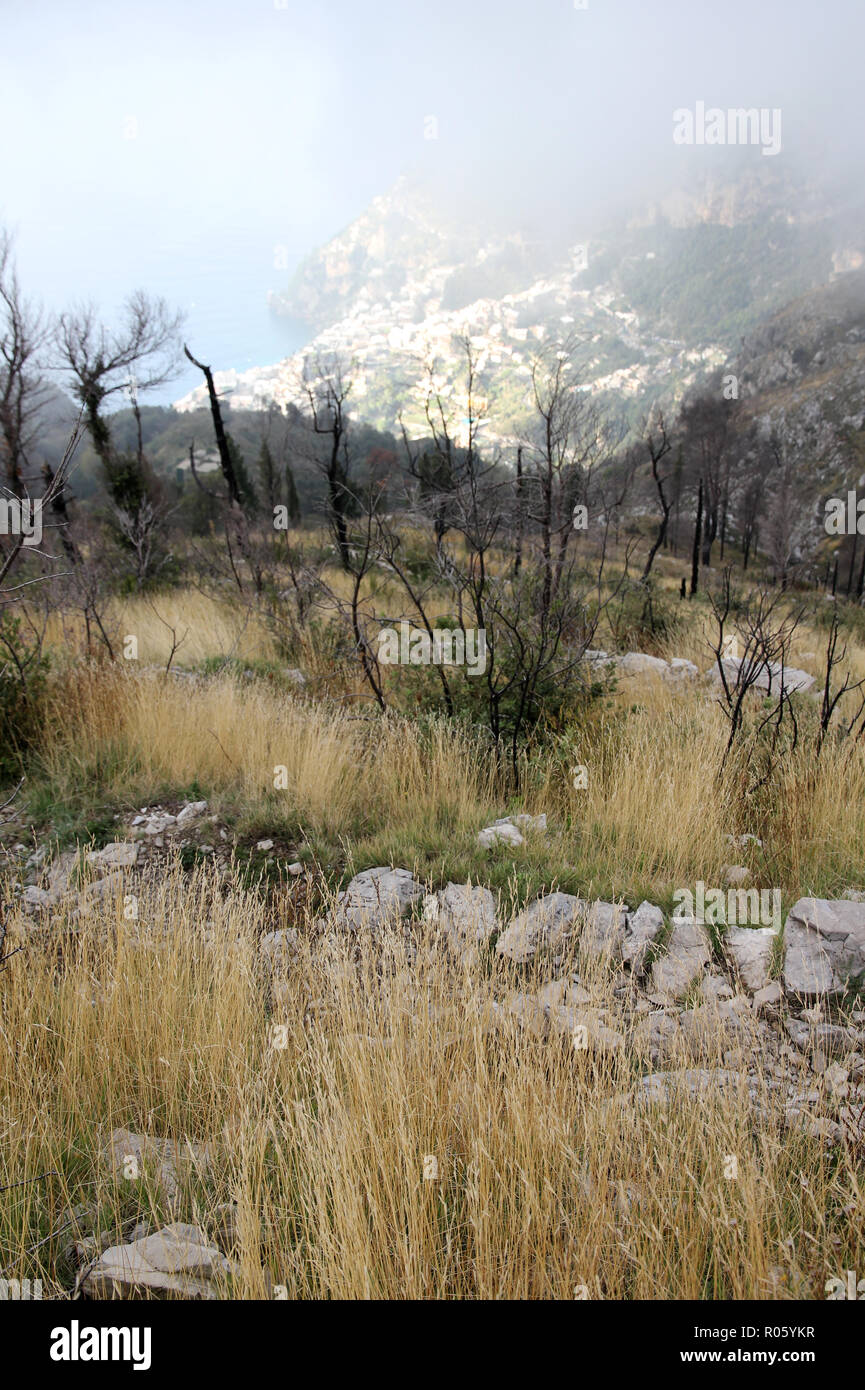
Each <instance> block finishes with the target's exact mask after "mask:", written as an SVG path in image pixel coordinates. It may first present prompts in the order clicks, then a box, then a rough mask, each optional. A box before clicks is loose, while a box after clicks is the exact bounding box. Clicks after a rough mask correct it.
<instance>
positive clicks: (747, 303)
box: [178, 164, 865, 440]
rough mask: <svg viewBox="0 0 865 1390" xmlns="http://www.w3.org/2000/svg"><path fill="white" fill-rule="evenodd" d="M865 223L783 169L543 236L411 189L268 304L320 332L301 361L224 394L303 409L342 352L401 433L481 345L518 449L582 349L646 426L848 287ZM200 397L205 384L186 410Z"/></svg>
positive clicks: (388, 200)
mask: <svg viewBox="0 0 865 1390" xmlns="http://www.w3.org/2000/svg"><path fill="white" fill-rule="evenodd" d="M862 225H863V224H862V221H861V218H860V217H857V216H856V215H855V212H854V210H852V209H851V208H850V207H849V206H848V205H847V204H846V203H845V202H844V201H843V200H842V199H841V198H840V197H838V196H836V195H835V194H834V193H833V192H832V191H831V190H827V189H825V188H821V187H819V186H818V185H817V184H816V183H814V182H813V181H811V182H809V181H807V180H805V179H801V178H796V177H795V176H793V175H791V174H790V173H789V172H786V173H776V172H775V170H774V168H770V167H769V166H768V165H760V166H757V167H756V168H755V167H754V166H753V164H751V165H745V166H741V167H739V168H731V169H730V170H729V172H728V173H726V174H725V175H723V176H712V177H709V176H704V177H702V178H701V179H698V180H697V179H694V180H683V181H682V182H681V183H680V184H679V185H678V186H671V187H670V188H669V189H668V190H667V191H666V192H664V193H663V194H660V195H659V196H658V197H657V198H656V199H655V200H653V201H650V202H648V203H643V204H642V205H641V206H639V207H638V208H635V209H632V210H631V211H630V212H629V213H626V212H618V213H616V214H615V215H614V216H611V217H609V218H607V219H606V220H604V219H603V218H601V217H600V216H599V215H598V214H597V213H595V214H593V215H592V216H591V217H588V216H587V217H586V219H585V220H584V222H583V224H582V225H581V221H580V217H579V215H578V214H577V215H574V214H567V215H565V214H563V215H562V218H561V219H560V220H559V221H558V222H557V223H556V224H555V225H551V226H550V227H549V228H548V230H547V231H546V232H545V234H544V235H538V234H536V233H529V232H527V231H526V230H515V229H512V230H503V229H502V227H501V219H495V218H494V217H493V216H492V215H491V216H490V218H489V219H488V225H484V223H483V221H482V220H481V219H480V218H479V217H478V216H477V215H476V214H474V213H473V214H472V215H471V217H466V218H464V219H462V220H460V219H459V218H457V217H455V216H453V215H451V214H445V213H443V212H442V211H441V207H440V205H439V203H438V202H437V200H436V197H435V195H434V193H433V191H432V189H431V188H430V187H429V186H425V185H424V184H422V183H421V182H419V181H417V180H410V179H408V178H405V177H404V178H400V179H399V180H398V181H397V183H396V184H395V185H394V186H393V188H392V189H391V190H390V191H389V192H388V193H386V194H383V195H382V196H380V197H377V198H375V199H373V201H372V202H371V204H370V205H369V207H368V208H367V210H366V211H365V212H364V213H363V214H362V215H361V216H360V217H359V218H357V219H356V220H355V221H354V222H352V223H351V225H350V226H348V227H347V228H346V229H345V230H344V231H342V232H341V233H340V234H339V235H337V236H335V237H334V238H332V239H331V240H330V241H329V242H327V243H326V244H325V245H324V246H322V247H320V248H319V249H318V250H316V251H314V252H313V253H312V254H310V255H309V256H308V257H307V258H306V259H305V260H304V262H303V263H302V264H301V266H300V267H299V269H298V271H297V273H296V274H295V276H294V278H293V280H292V281H291V283H290V285H289V286H288V287H287V288H286V290H285V291H283V292H282V293H277V294H274V295H272V296H271V307H272V308H274V309H275V310H276V311H277V312H280V313H284V314H286V315H290V316H291V317H292V318H303V319H304V320H306V322H307V323H308V324H309V326H310V329H311V330H312V333H313V336H312V340H311V342H310V343H309V344H308V346H307V347H306V348H305V349H304V350H303V352H302V353H298V354H296V355H295V356H294V357H293V358H288V359H286V360H285V362H283V363H282V364H278V365H276V366H270V367H262V368H256V369H254V370H251V371H249V372H245V373H235V372H227V373H225V374H224V375H223V376H222V377H221V378H220V384H221V386H222V387H223V389H225V390H227V391H229V392H230V393H231V394H230V399H231V401H232V404H233V405H234V406H235V408H255V407H256V406H262V405H264V404H266V403H267V402H268V401H270V400H275V401H276V402H277V403H279V404H284V403H286V402H287V401H289V400H294V401H297V400H298V393H297V381H296V378H297V373H298V369H299V366H300V364H301V362H302V360H303V358H304V356H315V355H317V354H319V353H332V352H336V353H338V354H340V355H341V356H343V357H344V358H345V359H346V360H350V361H351V362H352V363H353V366H354V371H353V379H354V380H353V393H352V394H353V403H354V409H355V410H356V411H357V412H358V413H359V414H360V415H361V416H362V417H363V418H364V419H366V420H368V421H369V422H370V423H372V424H374V425H376V426H377V427H379V428H383V429H394V428H395V427H396V426H397V420H398V416H399V415H400V413H402V414H403V415H404V417H405V419H406V421H407V423H408V424H409V427H410V428H411V429H413V430H421V429H422V427H423V422H422V416H421V413H420V408H419V402H420V398H421V395H422V387H423V384H425V382H426V380H427V366H428V364H431V363H433V362H434V363H435V366H436V371H437V374H438V376H439V378H440V379H441V380H442V382H443V385H444V389H445V390H446V391H447V390H451V391H456V390H457V389H458V387H457V381H458V377H459V372H460V369H461V360H460V355H459V351H458V347H457V341H458V339H460V338H461V337H463V336H464V335H469V336H471V338H472V340H473V343H474V346H475V347H476V349H477V350H478V353H479V356H478V370H479V373H480V374H481V376H482V377H484V378H485V393H486V398H487V403H488V415H487V423H486V426H485V432H486V436H487V438H489V439H491V440H492V439H494V438H495V439H507V438H508V437H509V436H511V435H513V434H514V433H516V432H517V430H518V427H519V423H520V420H521V418H522V417H523V416H524V414H525V411H526V405H527V389H528V382H529V376H530V362H531V358H532V355H533V353H534V352H535V351H536V350H537V349H538V348H539V347H540V346H541V345H542V344H548V343H550V342H554V341H556V340H557V339H558V338H567V337H573V338H574V339H575V340H576V341H577V342H578V343H579V344H580V347H581V361H582V364H583V365H582V373H581V375H582V384H583V386H584V387H585V388H587V389H589V390H591V391H592V392H593V393H595V394H598V395H600V396H602V397H605V398H606V399H607V400H608V401H613V400H615V401H616V405H617V408H619V409H620V410H622V411H624V413H625V414H626V416H627V417H628V418H629V419H630V420H631V421H633V420H635V419H636V418H637V417H638V416H639V415H640V413H641V412H642V411H643V410H644V409H645V408H646V404H647V402H649V401H654V400H658V399H660V400H661V401H662V402H666V403H667V404H670V403H674V402H677V401H678V400H679V399H680V398H681V396H682V394H683V393H684V392H685V391H686V390H687V388H688V387H689V386H691V385H692V384H694V383H696V382H698V381H699V380H700V379H701V377H703V376H704V375H705V374H707V373H709V372H711V371H713V370H715V369H717V368H718V367H720V366H721V365H722V364H724V363H725V362H727V361H728V360H730V359H731V357H734V356H736V355H737V354H738V352H739V351H740V350H741V348H742V343H743V340H747V339H748V337H749V335H751V334H752V333H753V332H754V331H755V330H756V329H757V327H758V326H759V325H761V324H763V323H764V321H766V320H768V319H769V318H770V317H771V316H772V315H774V314H777V313H778V312H779V311H780V310H782V309H783V307H784V306H785V305H787V304H790V303H792V302H794V301H796V300H798V299H799V298H801V296H802V295H804V294H807V293H808V292H811V291H814V290H817V289H818V287H820V286H831V285H833V284H835V283H836V282H837V281H838V280H839V278H840V279H841V280H844V279H845V278H846V276H847V273H848V272H849V271H850V270H853V269H855V268H856V267H858V266H860V265H861V264H862V261H863V252H865V235H863V232H862ZM840 297H841V298H842V299H843V291H841V292H840ZM835 299H838V296H837V295H836V296H835ZM817 327H819V325H817ZM201 399H202V392H201V390H200V389H199V390H197V391H194V392H192V393H190V394H189V395H187V396H185V397H184V398H183V399H182V400H181V401H179V402H178V408H180V409H181V410H183V409H189V408H191V407H193V406H194V405H198V404H200V402H201Z"/></svg>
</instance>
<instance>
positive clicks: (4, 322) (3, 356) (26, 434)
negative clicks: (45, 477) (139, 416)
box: [0, 229, 50, 498]
mask: <svg viewBox="0 0 865 1390" xmlns="http://www.w3.org/2000/svg"><path fill="white" fill-rule="evenodd" d="M49 333H50V330H49V326H48V324H47V323H46V320H45V318H44V316H43V314H42V312H41V311H40V310H39V309H37V308H36V307H34V306H33V305H32V304H30V303H28V302H27V301H26V300H25V299H24V297H23V295H22V293H21V287H20V284H19V281H18V274H17V271H16V269H15V266H14V263H13V261H12V238H11V236H10V235H9V233H8V232H6V231H4V230H2V229H0V453H2V457H3V472H4V474H5V477H6V486H7V487H8V489H9V491H10V493H11V494H12V496H13V497H18V498H23V497H24V495H25V490H26V488H25V479H24V472H25V469H26V468H27V466H28V451H29V448H30V445H31V443H32V440H33V430H34V427H35V423H36V419H37V416H38V414H39V410H40V408H41V406H42V405H43V404H44V401H45V397H46V393H47V391H48V386H47V383H46V381H45V378H44V376H43V374H42V368H41V355H42V352H43V349H44V347H45V345H46V343H47V341H48V338H49Z"/></svg>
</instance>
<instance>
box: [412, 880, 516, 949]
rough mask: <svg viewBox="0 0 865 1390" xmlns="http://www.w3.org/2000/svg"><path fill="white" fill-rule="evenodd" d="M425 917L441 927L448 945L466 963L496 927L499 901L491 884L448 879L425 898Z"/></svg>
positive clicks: (484, 943)
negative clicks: (490, 887) (483, 884)
mask: <svg viewBox="0 0 865 1390" xmlns="http://www.w3.org/2000/svg"><path fill="white" fill-rule="evenodd" d="M423 915H424V920H425V921H427V922H430V923H432V924H434V925H435V926H437V927H439V928H440V930H441V932H442V934H443V936H444V937H445V939H446V941H447V944H448V947H449V949H450V950H451V951H452V952H453V953H454V955H457V956H459V957H461V959H462V960H464V961H466V962H467V963H468V962H469V961H471V960H474V959H476V958H477V953H478V950H479V948H481V947H483V946H484V945H486V943H487V942H488V941H489V939H490V937H491V935H492V934H493V932H494V931H495V930H496V927H497V925H498V924H497V922H496V903H495V898H494V897H493V895H492V893H491V892H490V890H489V889H488V888H478V887H472V885H471V884H468V883H449V884H448V885H447V887H446V888H443V889H441V890H440V891H439V892H438V893H431V894H429V895H428V896H427V897H426V898H424V906H423Z"/></svg>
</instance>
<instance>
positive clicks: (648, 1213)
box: [0, 866, 865, 1299]
mask: <svg viewBox="0 0 865 1390" xmlns="http://www.w3.org/2000/svg"><path fill="white" fill-rule="evenodd" d="M127 915H128V914H127ZM262 918H263V907H262V904H261V903H260V902H259V901H257V899H256V898H255V896H254V895H251V894H250V893H248V892H244V891H241V890H240V889H239V887H238V886H237V885H236V884H234V885H229V886H228V887H226V886H225V885H224V884H222V882H221V881H220V880H219V879H218V877H217V876H209V874H208V873H207V872H205V871H198V872H196V873H195V874H194V875H191V876H189V875H187V876H184V875H183V874H182V873H180V872H179V870H178V869H177V867H176V866H175V868H174V869H173V870H172V871H171V872H169V873H168V874H167V875H166V876H165V877H164V878H163V879H162V880H161V881H160V882H159V883H157V884H155V885H153V886H152V888H151V889H150V890H148V891H147V892H145V893H143V894H142V896H141V899H140V903H139V916H138V919H137V921H133V922H130V921H128V920H127V917H126V916H125V915H124V899H123V897H122V896H120V894H118V896H117V897H116V899H115V900H114V901H108V902H107V903H105V904H103V905H101V906H100V907H99V908H98V909H96V910H95V911H94V912H93V913H92V914H91V915H90V916H88V917H87V919H86V921H83V922H80V923H78V924H77V925H74V926H73V925H72V924H70V923H69V922H67V921H65V920H55V921H53V922H52V923H51V926H50V928H49V930H48V931H47V932H46V934H45V939H44V940H43V941H41V942H39V943H38V944H36V942H35V941H34V938H33V929H32V927H26V928H24V927H23V926H21V927H20V931H19V923H18V922H17V920H14V921H13V923H12V938H13V939H14V940H16V941H17V940H19V939H26V940H27V941H28V943H29V944H28V945H27V948H26V951H25V952H22V953H20V954H19V955H18V956H17V957H15V958H14V962H10V965H9V968H8V969H7V971H6V972H5V975H4V979H3V991H2V1001H3V1002H2V1027H0V1114H2V1123H3V1132H4V1138H3V1144H2V1146H0V1186H3V1187H5V1185H6V1184H7V1183H20V1184H22V1185H21V1186H18V1187H16V1188H14V1189H10V1190H9V1191H6V1192H4V1193H3V1197H2V1201H0V1250H2V1266H3V1270H4V1273H5V1275H6V1276H7V1277H19V1278H24V1277H31V1278H33V1277H41V1278H42V1279H43V1283H44V1287H45V1296H46V1297H47V1296H51V1295H57V1296H63V1292H64V1290H65V1291H68V1287H69V1285H70V1282H71V1279H72V1277H73V1273H74V1271H73V1270H72V1268H71V1265H70V1263H69V1258H68V1256H67V1254H66V1253H65V1251H66V1247H67V1246H68V1244H69V1242H70V1238H74V1237H75V1236H76V1235H77V1236H78V1237H79V1238H81V1239H86V1232H89V1231H90V1230H94V1231H95V1232H96V1234H97V1236H98V1235H99V1234H100V1233H107V1236H108V1238H109V1239H110V1242H111V1243H114V1242H115V1241H116V1240H118V1239H119V1238H121V1237H122V1235H123V1234H125V1235H126V1236H128V1235H129V1233H130V1231H131V1229H132V1227H133V1226H134V1225H135V1224H136V1223H137V1222H139V1221H145V1222H149V1223H150V1224H151V1225H152V1226H154V1227H155V1226H157V1225H158V1224H159V1223H162V1222H165V1221H167V1220H168V1219H171V1218H172V1217H175V1218H177V1217H179V1218H180V1219H185V1220H189V1221H193V1222H197V1223H199V1224H200V1225H201V1226H202V1227H203V1228H204V1229H205V1231H207V1232H208V1234H209V1235H210V1237H211V1238H212V1239H214V1240H215V1239H217V1238H219V1233H220V1232H221V1231H224V1229H225V1226H226V1218H225V1206H226V1204H236V1211H235V1213H234V1217H233V1232H234V1234H233V1237H232V1238H231V1239H230V1240H229V1242H228V1245H229V1250H230V1254H231V1257H232V1259H233V1260H234V1262H235V1265H236V1273H235V1277H234V1279H233V1280H232V1281H231V1283H230V1284H225V1285H224V1287H223V1289H222V1293H223V1295H224V1296H226V1297H228V1296H231V1297H239V1298H255V1297H263V1296H268V1294H269V1293H271V1292H272V1290H273V1288H274V1287H275V1286H280V1285H281V1286H282V1288H283V1289H284V1290H285V1291H286V1292H287V1296H288V1297H290V1298H303V1297H318V1298H320V1297H344V1298H384V1297H387V1298H470V1299H476V1298H484V1299H486V1298H568V1299H570V1298H574V1297H590V1298H611V1299H623V1298H632V1297H633V1298H653V1299H657V1298H661V1299H664V1298H670V1299H673V1298H675V1299H683V1298H704V1297H715V1298H748V1297H758V1298H766V1297H797V1296H799V1297H801V1296H813V1297H822V1296H823V1285H824V1282H825V1280H826V1279H827V1278H828V1277H830V1276H832V1275H835V1274H838V1273H839V1272H840V1271H842V1270H844V1269H847V1268H854V1269H855V1268H861V1267H862V1260H863V1254H865V1249H863V1238H862V1231H863V1229H865V1224H863V1216H865V1194H863V1188H862V1170H861V1166H857V1159H856V1156H855V1154H852V1153H851V1152H850V1151H848V1150H846V1149H842V1150H840V1151H835V1152H834V1153H833V1152H829V1151H827V1150H825V1149H823V1148H822V1147H821V1145H820V1143H819V1141H813V1140H809V1139H805V1138H802V1137H801V1136H796V1135H795V1134H793V1133H791V1132H789V1131H785V1130H784V1129H783V1128H782V1127H781V1126H780V1125H779V1123H778V1122H777V1120H776V1119H775V1118H774V1117H773V1115H772V1114H770V1113H767V1115H766V1116H764V1117H763V1119H761V1120H760V1121H759V1122H755V1116H754V1111H753V1109H752V1107H751V1104H750V1103H749V1101H748V1098H747V1095H746V1093H745V1092H744V1091H743V1090H742V1089H741V1088H739V1089H736V1088H734V1089H733V1090H732V1091H731V1092H730V1093H729V1094H726V1095H724V1096H722V1097H715V1098H714V1099H708V1098H705V1097H704V1098H702V1099H700V1100H698V1101H695V1102H694V1101H688V1100H687V1099H686V1098H682V1097H680V1098H678V1099H673V1100H671V1102H670V1104H669V1105H666V1106H664V1105H648V1106H641V1105H638V1104H636V1103H635V1102H634V1100H633V1096H634V1095H635V1092H636V1090H637V1088H638V1082H637V1074H636V1065H635V1062H634V1059H633V1057H632V1056H631V1054H629V1053H625V1054H617V1055H615V1056H611V1057H608V1058H600V1059H597V1058H594V1057H593V1056H592V1055H591V1054H589V1053H586V1052H579V1051H577V1050H575V1049H574V1047H573V1046H572V1045H571V1040H570V1038H569V1037H568V1036H567V1034H565V1035H563V1036H561V1037H556V1036H553V1037H551V1038H549V1039H546V1040H544V1039H542V1038H540V1037H537V1036H535V1035H534V1034H533V1033H532V1032H530V1031H527V1030H524V1029H522V1028H521V1027H520V1026H519V1024H518V1023H517V1022H516V1021H515V1019H513V1018H512V1017H510V1016H509V1015H508V1014H507V1012H506V1011H503V1010H502V1009H501V1001H502V1000H503V999H505V998H506V997H507V993H508V991H509V989H510V988H511V987H512V985H513V983H514V981H513V980H511V979H509V978H508V977H507V975H506V974H500V973H499V971H498V970H497V969H493V970H489V969H487V968H486V967H485V965H484V964H483V963H480V964H478V965H474V966H463V965H459V966H457V965H455V964H454V963H453V962H452V961H448V960H447V959H446V958H444V957H442V956H441V955H440V954H438V953H437V951H436V950H435V949H434V948H433V946H432V944H431V942H429V941H428V940H426V939H425V938H424V935H423V931H422V929H421V928H420V927H418V928H416V929H415V934H414V950H413V952H412V953H411V954H409V953H408V951H407V949H406V945H405V942H404V939H403V937H402V936H401V935H397V934H394V935H392V936H390V937H387V938H385V939H384V941H379V943H378V944H377V945H376V946H373V944H372V941H371V938H369V937H367V938H363V937H361V940H360V942H359V943H358V944H357V945H356V944H355V943H348V944H341V943H339V942H336V943H331V944H328V942H327V941H326V940H325V939H324V938H321V937H316V936H315V934H314V933H313V932H308V933H301V935H300V943H299V956H298V958H297V959H296V960H294V961H293V962H292V964H291V966H290V968H289V969H288V971H287V972H286V974H285V977H284V978H281V979H277V980H276V981H275V982H273V983H272V982H271V981H270V979H269V977H268V976H267V975H266V974H264V973H262V971H261V970H260V968H259V964H258V956H257V951H256V944H257V936H258V933H259V931H260V929H261V926H262V925H263V924H264V923H263V920H262ZM535 983H537V981H536V982H535ZM526 987H527V988H530V987H531V984H530V983H529V985H527V986H526ZM592 988H596V989H597V990H598V1004H599V1006H600V1007H607V1008H612V1007H613V1002H614V1001H613V999H612V996H611V994H610V986H609V985H606V986H605V985H604V984H603V982H602V981H601V980H598V981H596V982H595V983H594V984H593V985H592ZM724 1046H725V1044H723V1043H722V1042H721V1041H720V1039H719V1040H718V1041H717V1042H713V1041H712V1040H711V1038H710V1039H709V1040H708V1043H707V1051H706V1055H705V1058H704V1062H703V1064H704V1065H713V1064H719V1063H720V1059H721V1052H722V1049H723V1047H724ZM761 1098H762V1100H763V1102H765V1104H766V1105H767V1107H768V1108H769V1110H770V1111H771V1106H772V1097H771V1093H770V1092H769V1091H767V1090H765V1089H764V1090H763V1092H762V1097H761ZM119 1127H123V1128H128V1129H131V1130H133V1131H136V1132H146V1133H148V1134H150V1135H155V1136H160V1137H170V1138H172V1139H174V1140H175V1141H177V1142H179V1143H183V1142H184V1141H186V1140H191V1141H208V1142H209V1144H210V1151H209V1152H210V1157H209V1161H208V1162H207V1164H206V1166H204V1165H199V1166H198V1167H196V1166H195V1165H193V1164H190V1165H189V1167H188V1168H187V1169H185V1170H182V1177H183V1181H182V1183H181V1190H180V1193H179V1195H178V1196H177V1197H176V1198H175V1199H174V1202H173V1203H172V1202H169V1201H168V1200H167V1199H166V1197H165V1196H164V1194H162V1193H161V1192H160V1190H159V1186H158V1183H157V1181H156V1179H155V1176H154V1174H152V1173H151V1174H145V1175H144V1176H143V1177H142V1178H141V1180H140V1181H137V1182H134V1181H130V1180H128V1179H126V1178H125V1177H124V1176H123V1173H122V1172H120V1171H115V1170H114V1169H113V1167H112V1165H111V1164H110V1163H108V1162H107V1161H106V1160H105V1158H104V1157H103V1156H101V1155H102V1154H103V1151H104V1148H105V1143H106V1141H107V1137H108V1135H109V1133H110V1132H111V1131H112V1130H113V1129H115V1128H119ZM731 1155H734V1156H735V1157H736V1161H737V1164H736V1166H737V1176H736V1177H735V1179H733V1180H731V1179H730V1177H729V1176H725V1173H726V1174H728V1173H729V1159H730V1156H731ZM43 1174H48V1175H49V1176H47V1177H40V1175H43ZM37 1179H38V1180H37ZM81 1207H89V1208H90V1209H91V1214H90V1215H89V1216H88V1215H83V1214H80V1213H79V1215H77V1216H76V1217H74V1218H73V1219H72V1222H71V1225H67V1226H66V1227H65V1229H64V1222H65V1221H68V1220H69V1216H68V1214H67V1209H69V1208H73V1209H79V1208H81ZM223 1239H224V1237H223Z"/></svg>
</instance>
